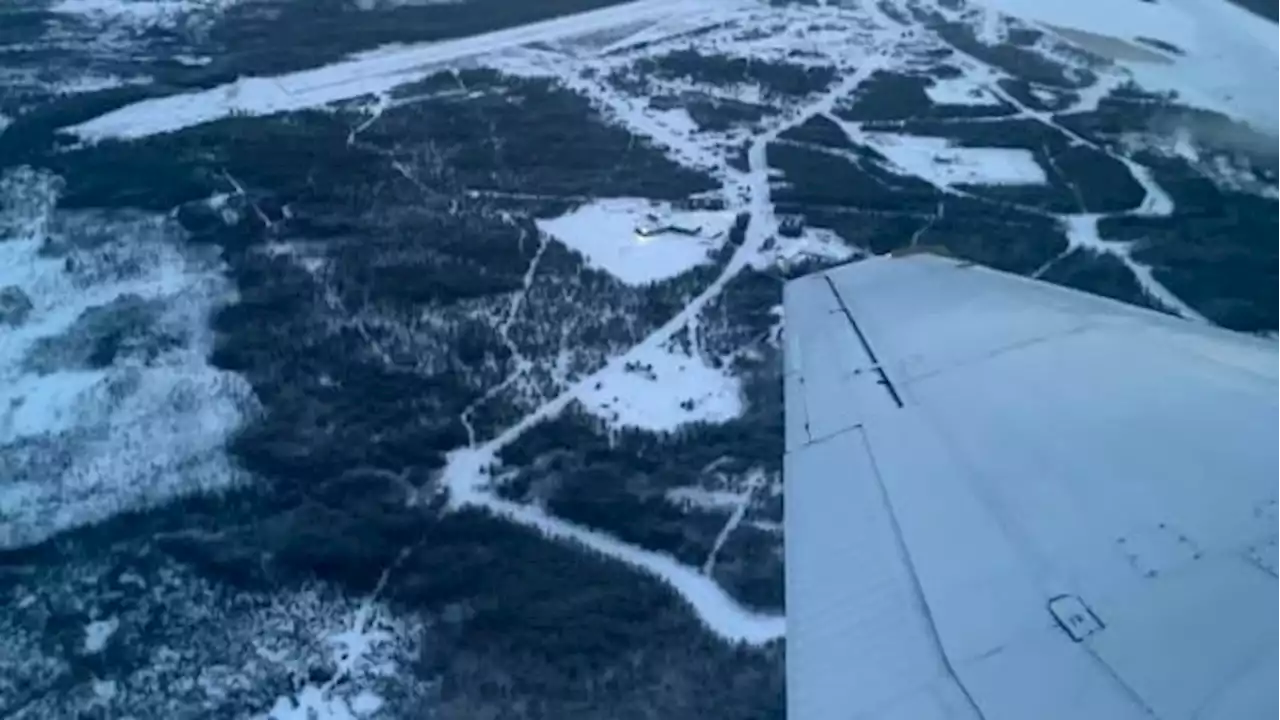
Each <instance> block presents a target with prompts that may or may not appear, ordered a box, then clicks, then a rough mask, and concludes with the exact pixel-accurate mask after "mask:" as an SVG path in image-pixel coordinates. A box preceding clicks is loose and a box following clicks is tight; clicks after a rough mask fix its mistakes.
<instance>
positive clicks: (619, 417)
mask: <svg viewBox="0 0 1280 720" xmlns="http://www.w3.org/2000/svg"><path fill="white" fill-rule="evenodd" d="M578 401H579V402H581V403H582V405H583V406H584V407H585V408H586V409H587V410H588V411H589V412H591V413H592V414H593V415H596V416H599V417H601V418H603V419H604V420H605V421H606V422H607V423H609V424H610V425H612V426H615V427H634V428H641V429H644V430H652V431H655V432H663V431H668V430H675V429H676V428H678V427H679V426H681V425H683V424H685V423H688V422H693V421H697V420H701V421H705V422H724V421H726V420H731V419H733V418H735V417H737V416H738V415H739V414H741V413H742V397H741V388H740V387H739V383H738V380H737V378H735V377H733V376H732V375H729V374H727V373H726V372H725V371H724V370H717V369H715V368H712V367H710V366H709V365H707V364H706V363H705V362H704V361H703V360H702V359H701V358H697V357H690V356H689V355H686V354H685V353H683V352H680V350H679V349H676V350H668V349H667V348H656V349H654V350H651V351H649V352H644V353H636V354H634V355H632V357H631V359H630V360H629V361H628V362H627V364H625V365H624V366H623V367H621V368H619V367H616V366H611V367H609V368H606V370H605V371H604V372H601V373H597V374H596V376H595V383H594V384H592V385H591V386H590V387H587V388H584V389H583V390H582V391H581V392H579V393H578Z"/></svg>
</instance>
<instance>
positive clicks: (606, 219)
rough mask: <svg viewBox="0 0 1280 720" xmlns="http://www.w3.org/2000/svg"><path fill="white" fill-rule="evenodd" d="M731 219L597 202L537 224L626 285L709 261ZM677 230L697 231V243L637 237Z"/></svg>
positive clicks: (636, 201) (645, 204)
mask: <svg viewBox="0 0 1280 720" xmlns="http://www.w3.org/2000/svg"><path fill="white" fill-rule="evenodd" d="M733 217H734V216H733V213H732V212H725V211H717V210H685V211H678V210H673V209H671V206H670V205H669V204H665V203H658V202H654V201H650V200H645V199H643V198H618V199H608V200H595V201H592V202H590V203H587V204H585V205H581V206H579V207H577V208H575V209H574V210H571V211H570V212H568V213H566V214H564V215H561V216H560V217H556V218H551V219H549V220H539V221H537V224H538V228H539V229H540V230H542V231H543V232H545V233H547V234H549V235H551V236H552V237H554V238H555V239H557V240H559V241H560V242H562V243H564V244H565V245H567V246H569V247H571V248H573V249H574V250H576V251H578V252H579V253H582V255H583V256H584V257H585V258H586V260H587V264H588V265H590V266H592V267H595V268H599V269H601V270H604V271H606V272H608V273H609V274H611V275H613V276H614V277H616V278H618V279H619V280H621V281H622V282H624V283H627V284H628V285H644V284H646V283H651V282H657V281H659V280H665V279H667V278H671V277H675V276H676V275H679V274H681V273H683V272H685V271H686V270H689V269H692V268H693V267H695V266H697V265H700V264H702V263H704V262H707V261H708V260H709V257H708V252H709V251H710V250H712V249H714V248H716V247H718V246H719V245H721V244H722V243H723V241H724V239H725V237H726V234H727V233H728V230H729V227H730V226H732V224H733ZM662 225H675V226H678V227H682V228H688V229H695V228H696V229H699V231H700V232H699V233H698V236H697V237H692V236H688V235H683V234H680V233H674V232H663V233H656V234H652V235H650V236H647V237H643V236H641V235H640V234H639V233H638V232H637V231H638V230H639V229H642V228H651V227H654V226H662Z"/></svg>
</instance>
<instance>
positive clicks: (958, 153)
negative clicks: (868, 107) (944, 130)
mask: <svg viewBox="0 0 1280 720" xmlns="http://www.w3.org/2000/svg"><path fill="white" fill-rule="evenodd" d="M866 138H867V140H868V141H869V142H870V143H871V144H872V145H874V146H875V148H876V149H877V150H879V151H880V152H881V153H883V154H884V155H885V156H886V157H888V158H889V160H890V161H892V162H893V164H894V165H896V166H897V167H898V168H899V169H901V170H902V171H903V172H904V173H905V174H907V175H915V176H917V177H921V178H924V179H926V180H928V181H929V182H932V183H934V184H936V185H938V186H939V187H950V186H952V185H1041V184H1043V183H1044V182H1046V181H1047V179H1048V178H1047V177H1046V176H1045V172H1044V168H1042V167H1040V164H1039V163H1037V162H1036V160H1035V158H1034V157H1033V156H1032V155H1031V152H1030V151H1028V150H1023V149H1021V148H970V147H957V146H955V145H952V144H951V143H950V142H949V141H947V140H946V139H944V138H930V137H919V136H904V135H890V134H879V133H867V135H866Z"/></svg>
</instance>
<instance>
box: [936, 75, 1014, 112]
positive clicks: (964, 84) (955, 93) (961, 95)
mask: <svg viewBox="0 0 1280 720" xmlns="http://www.w3.org/2000/svg"><path fill="white" fill-rule="evenodd" d="M924 94H925V95H927V96H928V98H929V100H930V101H931V102H934V103H936V104H938V105H974V106H978V107H989V106H999V105H1000V100H999V98H997V97H996V96H995V95H992V94H991V91H990V90H987V89H986V88H984V87H983V86H982V83H981V82H979V81H977V80H975V79H974V78H972V77H969V76H968V75H961V76H960V77H948V78H935V79H934V80H933V82H932V83H931V84H930V85H929V86H928V87H926V88H925V89H924Z"/></svg>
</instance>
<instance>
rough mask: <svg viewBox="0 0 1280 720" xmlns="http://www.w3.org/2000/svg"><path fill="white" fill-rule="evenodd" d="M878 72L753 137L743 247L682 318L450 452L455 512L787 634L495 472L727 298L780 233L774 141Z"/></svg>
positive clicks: (710, 613) (725, 632) (758, 639)
mask: <svg viewBox="0 0 1280 720" xmlns="http://www.w3.org/2000/svg"><path fill="white" fill-rule="evenodd" d="M878 67H879V64H877V63H875V62H867V63H864V64H863V65H862V66H860V67H859V68H858V69H857V70H856V71H854V72H851V73H850V74H849V75H848V76H846V78H845V79H844V80H843V81H842V82H840V83H838V84H837V85H835V86H833V87H832V88H831V89H829V90H828V91H827V92H826V93H824V94H823V95H822V96H821V97H820V98H819V99H817V100H816V101H814V102H812V103H810V104H808V105H805V106H803V107H801V108H799V109H797V110H795V111H793V112H792V113H791V114H790V115H788V116H787V117H785V118H784V119H783V120H782V121H781V122H780V123H778V124H776V125H775V126H774V127H772V128H770V129H769V130H767V131H766V132H764V133H761V134H760V135H758V136H756V137H755V138H753V139H752V141H751V145H750V147H749V149H748V152H747V160H748V171H747V172H746V173H745V174H742V175H741V176H740V177H739V178H737V179H739V180H741V181H742V183H743V185H744V187H745V189H746V193H747V201H746V204H745V208H743V209H744V210H745V212H747V213H748V216H749V218H750V222H749V224H748V225H747V230H746V237H745V239H744V241H743V243H742V245H741V246H739V247H738V249H737V250H736V251H735V252H734V254H733V257H732V258H730V260H729V262H728V263H727V264H726V266H725V268H724V270H723V271H722V272H721V273H720V275H719V276H718V277H717V278H716V279H715V280H714V281H712V282H711V284H710V285H708V286H707V287H706V288H705V289H704V290H703V291H702V292H701V293H700V294H699V295H698V296H697V297H695V298H694V299H693V300H692V301H690V302H689V303H688V304H687V305H685V307H684V308H682V309H681V310H680V312H678V313H676V315H675V316H673V317H672V318H671V319H670V320H668V321H667V322H666V323H665V324H663V325H662V326H661V327H660V328H658V329H657V330H656V331H654V332H653V333H652V334H650V335H649V336H648V337H646V338H645V339H644V340H642V341H641V342H640V343H638V344H637V345H636V346H634V347H633V348H632V349H631V350H630V351H628V352H626V353H624V354H622V355H619V356H617V357H615V358H613V359H612V360H610V361H609V363H607V364H606V366H605V367H604V368H601V369H600V370H598V371H597V372H596V373H594V374H592V375H589V376H587V377H585V378H583V379H582V380H580V381H579V382H577V383H576V384H574V385H573V386H571V387H570V388H569V389H567V390H565V391H564V392H563V393H561V394H560V395H559V396H557V397H555V398H553V399H551V400H550V401H548V402H546V403H544V404H543V405H542V406H541V407H539V408H537V409H536V410H534V411H533V412H531V413H529V414H528V415H526V416H525V417H524V418H522V419H521V420H520V421H518V422H516V423H515V424H514V425H512V426H510V427H508V428H507V429H506V430H504V431H503V432H501V433H499V434H498V435H497V436H496V437H494V438H493V439H492V440H490V441H488V442H487V443H484V444H483V445H478V446H472V447H468V448H464V449H460V450H456V451H454V452H453V453H451V454H450V456H449V459H448V464H447V465H446V467H445V469H444V471H443V474H442V477H443V480H444V482H445V484H446V486H447V487H448V489H449V498H450V504H451V506H452V507H454V508H460V507H465V506H477V507H483V508H486V509H488V510H489V511H490V512H493V513H494V514H496V515H499V516H501V517H505V518H507V519H509V520H511V521H512V522H517V523H520V524H522V525H526V526H529V527H533V528H536V529H538V530H540V531H541V532H544V533H546V534H548V535H550V536H552V537H563V538H569V539H572V540H575V541H577V542H581V543H582V544H584V545H586V546H587V547H590V548H592V549H593V550H596V551H598V552H600V553H603V554H605V555H608V556H610V557H613V558H615V559H617V560H621V561H623V562H626V563H628V564H630V565H632V566H635V567H638V568H640V569H642V570H645V571H647V572H651V573H653V574H655V575H657V576H658V577H660V578H661V579H663V580H664V581H665V582H667V583H668V584H669V585H670V586H671V587H673V588H674V589H676V590H677V591H678V592H679V593H680V594H681V596H683V597H684V599H685V600H686V601H687V602H688V603H689V605H690V606H691V607H692V608H693V610H694V611H695V612H696V613H697V614H698V616H699V618H701V619H702V621H703V623H704V624H705V625H706V626H707V628H708V629H710V630H711V631H712V632H714V633H716V634H717V635H719V636H720V637H723V638H724V639H726V640H729V641H731V642H747V643H753V644H760V643H764V642H768V641H771V640H775V639H777V638H780V637H782V635H783V633H784V631H785V621H784V619H783V618H782V617H779V616H773V615H761V614H758V613H753V612H751V611H748V610H746V609H745V608H743V607H742V606H741V605H739V604H738V603H737V602H735V601H734V600H733V599H732V598H730V597H729V596H728V595H727V594H725V592H724V591H723V590H722V589H721V588H720V587H719V586H718V585H717V584H716V583H715V582H714V581H713V580H712V579H711V578H710V577H708V576H706V575H704V574H703V573H702V572H700V569H697V568H692V567H689V566H686V565H683V564H681V563H678V562H676V561H675V560H674V559H673V558H671V557H670V556H668V555H665V554H662V553H657V552H653V551H650V550H646V549H643V548H639V547H636V546H634V545H629V544H626V543H623V542H620V541H618V540H616V539H614V538H612V537H609V536H608V535H606V534H604V533H600V532H596V531H592V530H588V529H586V528H582V527H578V526H576V525H573V524H572V523H568V522H565V521H564V520H561V519H559V518H556V517H553V516H551V515H549V514H548V513H547V512H546V511H544V510H542V509H541V508H538V507H533V506H525V505H517V504H515V503H511V502H508V501H506V500H502V499H501V498H498V497H497V496H496V495H494V494H493V493H492V492H490V490H489V489H488V488H487V483H488V480H489V475H488V469H489V467H491V466H493V465H495V464H496V463H497V453H498V451H499V450H501V449H502V448H503V447H505V446H507V445H509V444H510V443H512V442H515V440H516V439H518V438H519V437H520V436H521V435H523V434H524V433H525V432H526V431H527V430H529V429H530V428H532V427H534V426H535V425H537V424H538V423H540V422H542V421H543V420H545V419H547V418H551V417H554V416H555V415H556V414H558V413H560V412H561V411H563V410H564V409H565V408H566V407H567V406H568V405H569V404H570V403H572V402H573V401H575V400H577V399H578V398H579V396H580V395H581V394H582V393H583V392H584V391H586V390H588V389H590V388H592V387H593V386H594V385H595V383H596V382H598V381H599V379H600V378H601V377H603V376H604V375H605V374H607V373H610V372H615V371H617V370H620V369H622V368H623V367H624V366H625V365H626V363H627V362H630V361H633V360H637V359H643V357H645V356H646V355H648V354H651V353H652V352H654V351H658V350H661V349H662V348H663V346H664V345H666V343H668V342H669V341H670V340H671V338H672V337H673V336H674V335H675V334H676V333H677V332H679V331H680V330H681V329H683V328H685V327H688V326H690V325H691V324H692V323H693V322H694V318H696V317H697V316H698V315H699V314H700V313H701V312H702V310H703V309H704V308H705V307H706V306H707V304H708V303H710V302H711V301H712V300H714V299H715V297H716V296H717V295H719V294H720V292H721V291H722V290H723V289H724V287H725V285H727V284H728V283H729V281H730V280H732V279H733V278H734V277H735V276H736V275H737V274H738V273H739V272H741V271H742V270H743V268H745V267H747V266H748V264H750V263H751V262H752V261H753V260H754V259H755V258H756V256H757V255H758V254H759V253H760V251H761V248H762V247H763V245H764V243H765V240H766V239H768V238H769V237H771V236H773V235H775V234H776V232H777V227H778V220H777V217H776V216H775V215H774V212H773V203H772V200H771V197H770V187H769V170H768V163H767V160H766V157H765V150H766V148H767V147H768V145H769V143H770V142H772V141H773V140H774V139H775V138H777V137H778V135H779V134H781V133H783V132H785V131H786V130H788V129H790V128H792V127H794V126H796V125H800V124H801V123H803V122H804V121H806V120H808V119H809V118H810V117H812V116H814V115H817V114H821V113H828V112H830V111H831V109H832V107H833V106H834V105H835V102H836V101H837V99H838V98H840V97H843V96H845V95H847V94H848V93H849V92H851V91H852V90H853V89H854V88H855V87H857V86H858V85H859V84H861V83H862V82H863V81H864V80H866V78H868V77H870V75H871V74H872V73H873V72H874V71H875V70H876V69H878ZM730 172H732V171H730ZM733 181H734V178H733V177H730V178H729V184H731V185H732V184H734V183H733Z"/></svg>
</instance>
